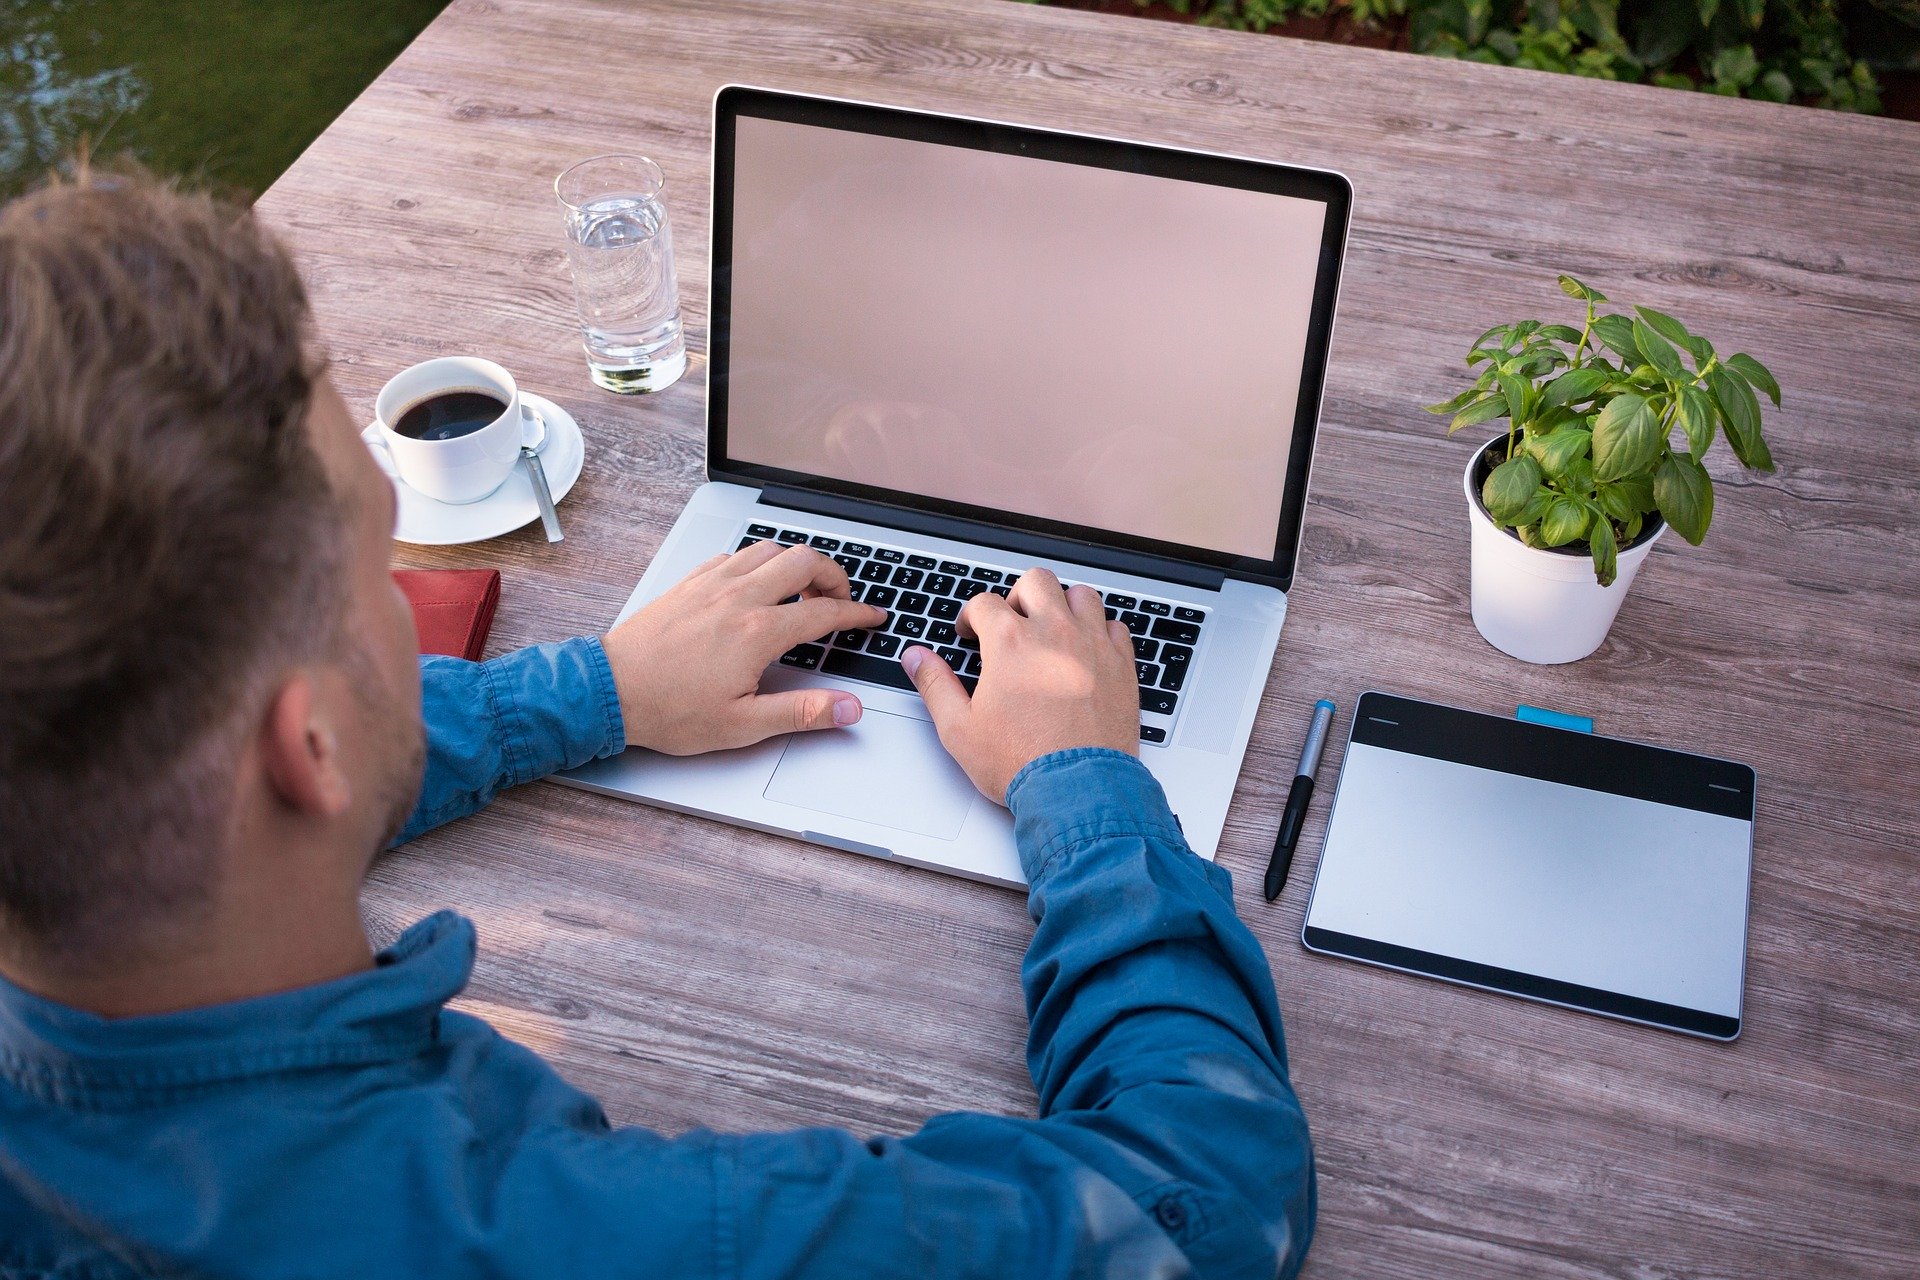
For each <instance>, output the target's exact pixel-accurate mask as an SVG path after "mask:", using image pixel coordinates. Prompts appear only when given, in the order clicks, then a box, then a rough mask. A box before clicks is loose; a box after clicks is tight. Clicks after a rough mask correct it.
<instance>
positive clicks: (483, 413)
mask: <svg viewBox="0 0 1920 1280" xmlns="http://www.w3.org/2000/svg"><path fill="white" fill-rule="evenodd" d="M506 411H507V402H506V401H505V400H502V399H501V398H500V397H499V396H497V395H494V394H493V393H492V392H490V391H442V392H439V393H438V394H436V395H431V396H428V397H427V398H426V399H425V400H422V401H421V402H420V403H419V404H416V405H414V406H413V407H412V408H410V409H408V410H407V411H406V412H405V413H403V414H401V415H400V420H399V421H398V422H396V423H394V424H393V429H394V432H395V433H396V434H398V435H403V436H405V437H406V438H407V439H409V440H457V439H459V438H460V437H461V436H464V435H471V434H473V433H474V432H475V431H478V430H479V429H480V428H482V427H484V426H486V425H487V424H488V423H489V422H492V421H493V420H494V419H496V418H498V417H499V416H500V415H501V414H503V413H505V412H506Z"/></svg>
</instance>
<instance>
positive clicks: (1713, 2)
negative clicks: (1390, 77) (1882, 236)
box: [1134, 0, 1908, 111]
mask: <svg viewBox="0 0 1920 1280" xmlns="http://www.w3.org/2000/svg"><path fill="white" fill-rule="evenodd" d="M1883 2H1888V3H1899V4H1904V3H1907V2H1908V0H1883ZM1134 3H1135V4H1137V5H1139V6H1140V7H1141V8H1146V7H1148V5H1150V4H1151V3H1153V0H1134ZM1165 3H1167V4H1169V5H1170V6H1171V7H1172V8H1173V9H1175V10H1177V11H1178V12H1180V13H1187V14H1192V15H1193V16H1194V17H1195V18H1196V19H1197V20H1199V21H1200V22H1203V23H1208V24H1210V25H1216V26H1230V27H1240V28H1246V29H1251V30H1255V31H1264V30H1266V29H1267V28H1268V27H1271V26H1277V25H1279V24H1281V23H1284V22H1286V21H1287V20H1289V19H1291V18H1294V17H1301V16H1304V17H1324V16H1328V15H1332V16H1335V17H1346V18H1348V19H1351V20H1352V21H1353V22H1355V23H1357V24H1359V25H1360V26H1363V27H1375V28H1377V27H1381V26H1387V25H1391V26H1396V27H1397V26H1398V25H1400V24H1401V23H1403V22H1404V24H1405V29H1406V34H1407V39H1408V43H1409V44H1410V46H1411V47H1412V49H1413V50H1414V52H1416V53H1431V54H1439V55H1441V56H1443V57H1450V58H1465V59H1467V60H1469V61H1473V62H1492V63H1500V64H1504V65H1506V66H1515V67H1531V68H1534V69H1535V70H1540V71H1564V72H1570V73H1572V74H1574V75H1582V76H1593V77H1596V78H1598V79H1602V80H1629V81H1644V82H1648V83H1652V84H1658V85H1664V86H1666V87H1668V88H1674V89H1704V90H1706V91H1708V92H1711V93H1721V94H1727V95H1730V96H1736V97H1748V98H1763V99H1766V100H1767V101H1770V102H1792V101H1799V102H1807V103H1811V104H1813V105H1816V106H1822V107H1835V108H1838V109H1840V110H1843V111H1878V110H1879V109H1880V92H1879V85H1878V84H1877V83H1876V82H1875V80H1874V77H1873V72H1872V70H1871V68H1869V67H1868V66H1867V64H1866V63H1865V62H1864V61H1862V60H1860V59H1859V58H1856V57H1855V56H1854V55H1853V54H1852V53H1851V52H1850V51H1849V48H1848V41H1847V31H1846V28H1845V26H1844V25H1842V23H1841V19H1840V0H1500V2H1496V0H1165Z"/></svg>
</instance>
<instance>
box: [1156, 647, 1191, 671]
mask: <svg viewBox="0 0 1920 1280" xmlns="http://www.w3.org/2000/svg"><path fill="white" fill-rule="evenodd" d="M1160 661H1161V663H1162V664H1163V665H1165V666H1166V667H1167V668H1168V669H1169V670H1171V669H1173V668H1174V667H1178V668H1180V669H1181V670H1182V671H1185V670H1186V669H1187V664H1188V663H1190V662H1192V661H1193V650H1191V649H1189V648H1186V647H1185V646H1184V645H1177V644H1169V645H1163V646H1161V649H1160Z"/></svg>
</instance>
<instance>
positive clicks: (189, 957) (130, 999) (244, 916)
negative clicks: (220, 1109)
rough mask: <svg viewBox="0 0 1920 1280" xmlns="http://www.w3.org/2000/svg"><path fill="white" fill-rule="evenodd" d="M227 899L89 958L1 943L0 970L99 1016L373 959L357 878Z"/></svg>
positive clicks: (336, 970) (259, 988)
mask: <svg viewBox="0 0 1920 1280" xmlns="http://www.w3.org/2000/svg"><path fill="white" fill-rule="evenodd" d="M239 896H240V897H241V898H242V899H243V900H241V901H231V900H230V901H228V902H226V903H223V904H221V906H220V907H219V908H217V909H216V910H214V911H212V912H210V913H208V914H207V915H206V916H205V917H203V918H200V919H197V920H196V921H195V923H194V925H193V926H192V929H191V930H190V931H187V932H185V933H184V934H183V936H179V937H177V938H172V939H168V940H167V941H165V942H164V943H157V944H155V945H152V946H150V947H147V948H144V949H142V950H141V951H140V952H138V953H136V954H132V955H129V956H127V957H125V958H119V957H116V958H114V959H112V960H111V961H108V962H106V963H98V962H96V961H95V960H94V958H92V957H82V958H79V959H75V958H71V957H65V956H59V955H56V954H43V953H40V952H38V951H37V950H34V949H26V948H6V949H3V950H0V974H4V975H5V976H6V977H7V979H8V980H9V981H11V982H13V983H14V984H15V985H16V986H19V987H22V988H24V989H26V990H28V991H31V992H33V993H34V994H35V995H38V996H43V997H45V998H46V999H49V1000H53V1001H55V1002H57V1003H59V1004H64V1005H67V1006H69V1007H71V1008H75V1009H84V1010H86V1011H87V1012H89V1013H97V1014H99V1015H101V1016H102V1017H107V1018H127V1017H134V1016H137V1015H141V1014H155V1013H174V1012H178V1011H180V1010H182V1009H198V1008H203V1007H205V1006H208V1005H216V1004H226V1003H229V1002H231V1001H234V1000H246V999H250V998H252V997H255V996H264V995H273V994H275V993H277V992H282V991H291V990H294V989H295V988H298V987H307V986H312V985H314V984H316V983H321V982H329V981H332V980H333V979H335V978H343V977H346V976H347V975H348V974H352V973H358V972H361V971H362V970H365V969H368V968H371V967H372V965H373V949H372V947H371V946H370V945H369V944H368V942H367V934H366V930H365V928H364V927H363V926H362V924H361V922H360V911H359V901H358V897H359V894H358V885H357V884H356V885H354V886H352V887H351V889H349V890H347V891H345V892H342V891H341V890H340V889H337V888H336V889H332V890H331V891H321V892H318V893H309V894H286V893H284V892H283V893H282V894H281V895H280V896H279V897H278V898H276V899H275V900H274V901H272V902H262V901H255V902H251V903H249V902H246V901H244V898H245V897H246V896H247V895H239Z"/></svg>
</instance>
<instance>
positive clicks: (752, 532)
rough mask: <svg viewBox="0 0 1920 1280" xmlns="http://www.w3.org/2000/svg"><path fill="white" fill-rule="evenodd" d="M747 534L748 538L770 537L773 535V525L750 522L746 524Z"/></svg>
mask: <svg viewBox="0 0 1920 1280" xmlns="http://www.w3.org/2000/svg"><path fill="white" fill-rule="evenodd" d="M747 536H748V537H749V538H771V537H772V536H773V526H772V525H770V524H750V525H748V526H747Z"/></svg>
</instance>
